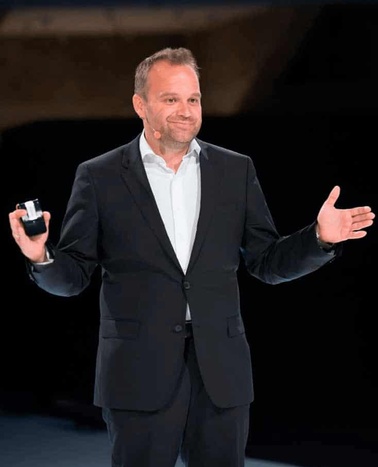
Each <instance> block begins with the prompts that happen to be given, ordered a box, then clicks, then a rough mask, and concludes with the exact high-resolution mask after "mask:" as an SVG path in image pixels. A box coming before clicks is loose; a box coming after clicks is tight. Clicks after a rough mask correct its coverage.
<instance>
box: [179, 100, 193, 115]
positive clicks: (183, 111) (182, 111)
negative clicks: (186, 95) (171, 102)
mask: <svg viewBox="0 0 378 467" xmlns="http://www.w3.org/2000/svg"><path fill="white" fill-rule="evenodd" d="M177 113H178V114H179V115H180V116H182V117H185V118H189V117H190V116H191V111H190V106H189V104H188V103H187V102H179V104H178V107H177Z"/></svg>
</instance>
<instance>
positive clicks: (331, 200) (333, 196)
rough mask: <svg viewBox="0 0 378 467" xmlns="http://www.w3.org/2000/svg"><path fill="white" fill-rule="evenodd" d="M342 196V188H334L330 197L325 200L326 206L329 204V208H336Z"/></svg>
mask: <svg viewBox="0 0 378 467" xmlns="http://www.w3.org/2000/svg"><path fill="white" fill-rule="evenodd" d="M339 196H340V187H339V186H338V185H336V186H334V187H333V188H332V190H331V192H330V194H329V195H328V198H327V199H326V200H325V203H324V204H328V205H329V206H334V205H335V204H336V201H337V200H338V198H339Z"/></svg>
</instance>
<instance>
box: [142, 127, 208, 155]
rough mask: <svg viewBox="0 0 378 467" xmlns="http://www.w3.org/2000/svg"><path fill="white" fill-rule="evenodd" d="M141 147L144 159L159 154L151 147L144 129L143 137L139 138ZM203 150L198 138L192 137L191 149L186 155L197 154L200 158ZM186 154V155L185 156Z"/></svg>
mask: <svg viewBox="0 0 378 467" xmlns="http://www.w3.org/2000/svg"><path fill="white" fill-rule="evenodd" d="M139 149H140V153H141V156H142V161H145V159H146V156H148V155H151V154H153V155H154V156H157V154H155V153H154V151H153V150H152V149H151V147H150V145H149V144H148V143H147V140H146V137H145V134H144V130H143V132H142V134H141V137H140V138H139ZM200 152H201V146H200V145H199V144H198V142H197V140H196V139H195V138H193V139H192V141H191V142H190V145H189V150H188V152H187V153H186V154H185V156H189V155H190V156H195V157H197V158H198V156H199V154H200ZM185 156H184V157H185ZM158 157H161V156H158Z"/></svg>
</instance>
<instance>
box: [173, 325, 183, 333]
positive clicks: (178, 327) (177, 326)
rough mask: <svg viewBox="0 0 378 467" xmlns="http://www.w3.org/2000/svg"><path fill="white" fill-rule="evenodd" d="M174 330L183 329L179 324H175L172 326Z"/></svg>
mask: <svg viewBox="0 0 378 467" xmlns="http://www.w3.org/2000/svg"><path fill="white" fill-rule="evenodd" d="M173 329H174V331H175V332H181V331H182V330H183V327H182V326H181V324H176V326H175V327H174V328H173Z"/></svg>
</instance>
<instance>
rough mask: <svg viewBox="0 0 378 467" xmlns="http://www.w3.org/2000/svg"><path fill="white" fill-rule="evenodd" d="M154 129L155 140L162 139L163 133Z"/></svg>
mask: <svg viewBox="0 0 378 467" xmlns="http://www.w3.org/2000/svg"><path fill="white" fill-rule="evenodd" d="M152 129H153V131H154V133H153V135H154V138H156V139H160V138H161V133H160V131H157V130H155V129H154V128H152Z"/></svg>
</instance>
